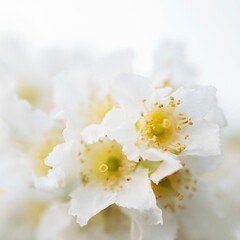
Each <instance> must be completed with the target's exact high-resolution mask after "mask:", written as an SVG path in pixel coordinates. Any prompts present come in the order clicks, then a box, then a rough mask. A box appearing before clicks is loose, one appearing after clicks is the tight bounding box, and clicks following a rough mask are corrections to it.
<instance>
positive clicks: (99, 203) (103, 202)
mask: <svg viewBox="0 0 240 240" xmlns="http://www.w3.org/2000/svg"><path fill="white" fill-rule="evenodd" d="M70 196H71V198H72V200H71V202H70V208H69V214H71V215H73V216H76V217H77V222H78V223H79V224H80V225H81V226H84V225H86V224H87V223H88V221H89V219H90V218H92V217H93V216H94V215H96V214H97V213H99V212H100V211H101V210H103V209H105V208H106V207H108V206H110V205H112V204H113V203H114V202H115V201H116V194H115V193H113V192H110V191H104V189H103V186H99V185H98V186H92V185H87V186H79V187H78V188H77V189H76V190H75V191H74V192H73V193H71V195H70Z"/></svg>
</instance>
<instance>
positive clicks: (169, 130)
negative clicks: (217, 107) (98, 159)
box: [83, 75, 221, 183]
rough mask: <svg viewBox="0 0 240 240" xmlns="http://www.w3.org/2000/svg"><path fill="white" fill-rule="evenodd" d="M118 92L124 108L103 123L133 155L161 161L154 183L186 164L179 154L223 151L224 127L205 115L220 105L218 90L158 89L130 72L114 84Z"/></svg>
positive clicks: (191, 154) (132, 156)
mask: <svg viewBox="0 0 240 240" xmlns="http://www.w3.org/2000/svg"><path fill="white" fill-rule="evenodd" d="M113 94H114V96H115V98H116V99H117V100H118V102H119V103H120V108H119V109H114V110H112V111H111V112H109V113H108V114H107V115H106V117H105V119H104V120H103V122H102V124H101V126H102V128H103V129H104V131H106V132H107V133H108V135H109V136H110V137H111V138H113V139H115V140H116V141H117V142H119V143H120V144H121V145H122V146H123V151H124V152H125V154H126V156H127V157H128V158H129V159H133V160H135V161H138V159H140V158H142V159H143V160H149V161H154V162H158V163H159V167H158V168H157V167H155V171H153V173H152V174H151V180H152V181H154V182H155V183H158V182H159V181H160V180H161V179H163V178H164V177H166V176H168V175H170V174H172V173H174V172H176V171H177V170H179V169H180V168H181V167H182V166H181V164H180V162H179V161H178V160H176V158H177V159H181V158H183V157H184V158H185V157H189V158H190V157H191V156H194V157H195V156H199V158H202V157H209V156H218V155H220V153H221V151H220V144H219V126H218V125H217V124H215V123H212V122H210V121H207V120H206V119H205V116H206V115H207V114H208V112H209V111H210V109H211V108H212V106H213V105H214V104H215V103H216V102H215V101H216V99H215V89H214V88H212V87H198V88H195V89H186V90H185V89H183V88H180V89H179V90H177V91H175V92H172V90H171V89H169V88H162V89H157V90H155V89H154V88H153V86H152V85H151V84H150V83H149V81H148V80H147V79H144V78H142V77H139V76H135V75H126V76H124V77H123V78H120V79H119V80H118V81H116V82H115V84H114V85H113ZM91 128H92V127H89V128H87V129H85V130H84V131H83V136H84V135H85V133H86V135H89V134H90V133H91V132H94V130H91ZM203 139H204V141H203ZM196 161H197V159H196ZM143 162H144V161H143Z"/></svg>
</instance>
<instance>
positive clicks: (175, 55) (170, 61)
mask: <svg viewBox="0 0 240 240" xmlns="http://www.w3.org/2000/svg"><path fill="white" fill-rule="evenodd" d="M151 79H153V80H152V81H153V83H154V85H155V86H156V87H171V88H174V89H177V88H179V87H182V86H185V87H187V86H191V85H194V84H196V71H195V70H194V69H193V68H192V67H190V66H189V64H188V62H187V60H186V56H185V51H184V47H183V45H182V44H180V43H178V42H171V41H168V42H164V43H162V44H161V45H160V47H159V48H158V49H157V50H156V52H155V56H154V70H153V74H152V76H151Z"/></svg>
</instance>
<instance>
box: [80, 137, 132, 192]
mask: <svg viewBox="0 0 240 240" xmlns="http://www.w3.org/2000/svg"><path fill="white" fill-rule="evenodd" d="M79 156H80V163H81V164H82V169H83V171H82V172H81V176H82V183H83V184H87V183H88V182H90V181H92V180H93V181H97V182H101V183H102V184H103V185H104V186H105V187H107V188H108V187H109V188H111V189H112V188H114V187H115V186H120V185H119V184H120V183H121V181H122V180H124V179H126V180H128V179H129V178H128V174H129V173H130V172H131V171H133V170H134V169H135V167H136V163H134V162H131V161H129V160H128V159H127V158H126V156H125V155H124V154H123V152H122V148H121V146H120V145H119V144H118V143H116V142H115V141H112V140H109V139H108V138H103V139H101V140H100V141H98V142H96V143H94V144H86V145H84V148H83V152H81V153H79Z"/></svg>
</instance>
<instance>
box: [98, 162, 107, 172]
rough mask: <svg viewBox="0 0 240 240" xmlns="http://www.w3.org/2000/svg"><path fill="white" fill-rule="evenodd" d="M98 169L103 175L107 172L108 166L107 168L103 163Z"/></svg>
mask: <svg viewBox="0 0 240 240" xmlns="http://www.w3.org/2000/svg"><path fill="white" fill-rule="evenodd" d="M98 169H99V171H100V172H102V173H104V172H106V171H107V170H108V166H107V164H105V163H103V164H101V165H100V167H99V168H98Z"/></svg>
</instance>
